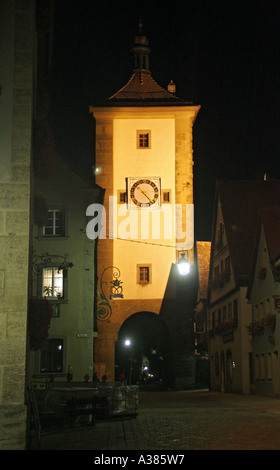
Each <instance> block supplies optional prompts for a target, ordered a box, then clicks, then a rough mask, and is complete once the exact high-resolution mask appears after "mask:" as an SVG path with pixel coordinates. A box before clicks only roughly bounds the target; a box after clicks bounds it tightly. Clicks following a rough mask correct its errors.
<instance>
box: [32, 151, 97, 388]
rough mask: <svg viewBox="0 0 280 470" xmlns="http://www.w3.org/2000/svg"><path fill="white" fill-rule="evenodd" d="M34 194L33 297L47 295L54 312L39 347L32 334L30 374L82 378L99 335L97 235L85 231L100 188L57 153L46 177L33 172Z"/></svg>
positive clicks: (45, 377) (87, 371)
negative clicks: (46, 335) (89, 210)
mask: <svg viewBox="0 0 280 470" xmlns="http://www.w3.org/2000/svg"><path fill="white" fill-rule="evenodd" d="M61 175H63V177H61ZM91 179H92V181H91ZM34 197H35V203H34V229H33V244H32V266H31V267H32V269H31V284H32V298H33V300H34V299H35V304H36V305H38V304H39V305H40V302H38V301H42V300H46V301H47V302H48V303H49V304H50V306H51V308H52V314H51V321H50V328H49V329H48V337H47V340H46V341H43V343H40V344H38V346H40V347H36V345H37V340H36V337H34V336H35V334H34V333H33V336H32V337H31V338H30V342H31V344H30V347H31V349H33V350H32V352H31V358H30V359H31V360H30V368H31V369H30V377H31V379H32V380H33V381H34V380H35V379H39V381H41V380H42V379H43V380H50V377H52V378H53V379H54V380H56V381H57V380H64V381H65V380H66V377H67V374H68V372H71V374H72V380H75V381H83V380H84V376H85V375H88V376H89V377H90V378H92V374H93V343H94V337H95V336H96V318H95V300H96V282H95V261H96V260H95V251H96V240H90V239H89V238H88V237H87V235H86V225H87V217H86V211H87V208H88V206H89V205H91V204H93V203H94V202H96V201H98V197H99V191H98V188H96V187H95V185H94V184H93V176H92V177H91V178H90V179H89V181H88V180H87V179H86V178H85V177H84V178H83V177H82V176H80V175H78V174H77V173H76V172H75V171H74V170H72V169H71V168H70V167H69V165H68V164H67V163H66V162H64V161H63V159H62V158H60V157H59V156H57V155H55V156H54V158H53V163H52V168H51V170H49V172H48V175H47V177H46V178H43V177H41V178H39V177H36V178H35V181H34ZM38 308H39V307H38ZM37 329H38V328H37ZM39 332H40V331H38V333H39ZM38 339H39V338H38ZM33 343H35V344H33Z"/></svg>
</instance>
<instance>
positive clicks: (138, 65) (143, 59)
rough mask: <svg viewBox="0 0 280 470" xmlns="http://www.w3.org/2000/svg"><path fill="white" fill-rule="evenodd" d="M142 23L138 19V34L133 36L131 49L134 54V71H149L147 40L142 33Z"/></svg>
mask: <svg viewBox="0 0 280 470" xmlns="http://www.w3.org/2000/svg"><path fill="white" fill-rule="evenodd" d="M142 29H143V23H142V21H141V19H140V20H139V21H138V34H137V35H136V36H135V38H134V46H133V48H132V49H131V51H132V52H133V54H134V72H135V71H137V70H140V71H142V72H146V73H150V69H149V54H150V48H149V41H148V39H147V38H146V36H144V35H143V34H142Z"/></svg>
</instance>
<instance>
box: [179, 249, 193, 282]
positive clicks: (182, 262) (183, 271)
mask: <svg viewBox="0 0 280 470" xmlns="http://www.w3.org/2000/svg"><path fill="white" fill-rule="evenodd" d="M177 268H178V271H179V274H180V275H181V276H187V275H188V274H189V272H190V269H191V265H190V263H189V262H188V260H186V259H185V253H181V258H180V259H179V261H178V263H177Z"/></svg>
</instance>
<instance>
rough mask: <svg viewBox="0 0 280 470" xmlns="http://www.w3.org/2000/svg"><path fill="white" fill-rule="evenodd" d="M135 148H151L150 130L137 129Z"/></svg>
mask: <svg viewBox="0 0 280 470" xmlns="http://www.w3.org/2000/svg"><path fill="white" fill-rule="evenodd" d="M137 148H139V149H145V148H146V149H147V148H151V131H137Z"/></svg>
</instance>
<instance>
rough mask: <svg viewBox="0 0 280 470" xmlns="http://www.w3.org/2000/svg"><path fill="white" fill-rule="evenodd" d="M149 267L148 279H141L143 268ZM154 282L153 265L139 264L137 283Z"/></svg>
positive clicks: (146, 283) (144, 284)
mask: <svg viewBox="0 0 280 470" xmlns="http://www.w3.org/2000/svg"><path fill="white" fill-rule="evenodd" d="M142 269H147V272H148V280H146V279H143V280H142V279H141V270H142ZM151 283H152V265H151V264H137V284H140V285H142V286H146V285H148V284H151Z"/></svg>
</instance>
